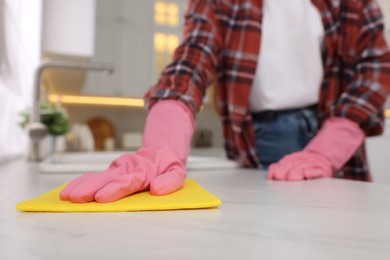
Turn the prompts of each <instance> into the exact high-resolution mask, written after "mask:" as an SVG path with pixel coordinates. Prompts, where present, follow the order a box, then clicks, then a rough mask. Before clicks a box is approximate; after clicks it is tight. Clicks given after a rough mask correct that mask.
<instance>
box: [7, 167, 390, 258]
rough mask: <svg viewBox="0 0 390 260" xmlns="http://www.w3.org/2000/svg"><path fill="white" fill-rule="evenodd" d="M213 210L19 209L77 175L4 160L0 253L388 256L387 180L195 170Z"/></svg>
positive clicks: (48, 255)
mask: <svg viewBox="0 0 390 260" xmlns="http://www.w3.org/2000/svg"><path fill="white" fill-rule="evenodd" d="M189 175H190V176H189V177H191V178H193V179H195V180H196V181H197V182H198V183H199V184H201V185H202V186H203V187H204V188H206V189H207V190H208V191H210V192H212V193H214V194H215V195H216V196H218V197H219V198H220V199H221V200H222V205H221V206H220V207H219V208H218V209H209V210H179V211H160V212H128V213H25V212H18V211H16V210H15V205H16V203H18V202H20V201H23V200H26V199H29V198H32V197H35V196H38V195H40V194H42V193H44V192H47V191H48V190H51V189H53V188H55V187H57V186H58V185H60V184H62V183H64V182H66V181H68V180H70V179H73V178H74V177H76V176H75V175H47V174H46V175H45V174H40V173H38V172H37V165H35V164H28V163H25V162H24V161H22V160H19V161H14V162H11V163H8V164H5V165H2V166H0V194H1V196H0V205H1V206H0V207H1V210H0V259H67V260H68V259H94V260H96V259H186V260H187V259H238V258H243V259H271V260H275V259H300V260H304V259H310V260H313V259H315V260H318V259H327V260H329V259H332V260H334V259H343V260H348V259H353V260H359V259H364V260H366V259H375V260H379V259H390V258H389V257H390V186H387V185H381V184H368V183H363V182H354V181H345V180H336V179H325V180H315V181H306V182H288V183H287V182H272V181H266V180H265V173H264V172H261V171H258V170H237V169H232V170H223V171H219V170H212V171H202V172H201V171H199V172H191V173H190V174H189Z"/></svg>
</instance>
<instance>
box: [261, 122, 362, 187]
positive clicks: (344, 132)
mask: <svg viewBox="0 0 390 260" xmlns="http://www.w3.org/2000/svg"><path fill="white" fill-rule="evenodd" d="M364 136H365V135H364V132H363V131H362V130H361V129H360V128H359V126H358V125H357V124H356V123H355V122H353V121H351V120H349V119H346V118H341V117H332V118H329V119H328V120H326V121H325V122H324V125H323V126H322V128H321V129H320V130H319V131H318V133H317V134H316V136H315V137H314V138H313V139H312V140H311V141H310V142H309V143H308V144H307V146H306V147H305V148H304V149H303V150H302V151H299V152H295V153H292V154H289V155H286V156H285V157H283V158H282V159H281V160H280V161H279V162H277V163H273V164H271V166H270V167H269V170H268V175H267V178H268V179H270V180H288V181H297V180H303V179H313V178H324V177H332V176H333V173H335V172H336V171H338V170H339V169H341V167H342V166H343V165H344V164H345V163H346V162H347V161H348V160H349V159H350V158H351V157H352V155H353V154H354V153H355V151H356V150H357V148H359V146H360V145H361V144H362V143H363V140H364Z"/></svg>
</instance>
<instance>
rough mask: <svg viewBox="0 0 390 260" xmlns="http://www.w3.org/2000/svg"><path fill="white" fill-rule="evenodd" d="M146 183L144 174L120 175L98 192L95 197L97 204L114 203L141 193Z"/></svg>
mask: <svg viewBox="0 0 390 260" xmlns="http://www.w3.org/2000/svg"><path fill="white" fill-rule="evenodd" d="M144 181H145V173H144V172H133V173H132V174H126V175H120V176H117V177H115V178H113V179H112V180H111V181H110V182H109V183H108V184H107V185H105V186H104V187H102V188H101V189H100V190H98V191H97V192H96V194H95V196H94V200H95V201H97V202H112V201H116V200H119V199H122V198H124V197H126V196H128V195H131V194H134V193H136V192H137V191H141V188H142V186H143V183H144Z"/></svg>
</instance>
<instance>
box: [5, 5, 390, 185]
mask: <svg viewBox="0 0 390 260" xmlns="http://www.w3.org/2000/svg"><path fill="white" fill-rule="evenodd" d="M379 3H380V4H381V5H382V9H383V12H384V15H385V23H386V24H387V25H389V26H390V1H389V0H379ZM186 5H187V0H131V1H129V0H115V1H108V0H81V1H80V0H1V1H0V163H1V162H7V161H8V160H10V159H12V158H15V157H20V156H21V155H22V156H26V158H27V157H28V156H29V153H31V143H30V141H29V133H28V130H27V129H23V128H22V127H20V124H21V123H23V122H24V123H25V121H26V120H27V118H26V115H27V114H29V113H31V111H32V109H33V105H34V104H33V96H34V95H35V92H34V91H35V88H36V86H37V85H38V86H41V88H42V91H40V93H39V94H40V99H41V102H42V104H43V103H44V101H45V100H46V101H50V102H51V104H54V105H53V107H51V108H50V109H52V110H50V111H56V112H58V113H60V114H61V113H62V114H63V115H65V116H66V117H67V118H68V120H69V122H68V125H61V124H60V125H59V128H60V129H59V130H58V128H56V129H57V130H58V133H61V131H62V130H64V129H61V127H64V128H68V129H66V130H67V131H64V132H67V133H66V134H58V135H57V136H56V138H53V134H51V135H50V134H49V135H48V136H47V137H45V139H44V141H43V144H42V146H41V147H40V148H39V149H40V150H39V153H40V156H42V157H44V156H45V154H48V153H50V151H51V150H52V149H56V150H58V151H60V152H63V151H84V152H90V151H127V150H134V149H136V148H137V147H138V146H139V145H140V142H141V137H142V131H143V126H144V121H145V117H146V111H145V109H144V108H143V101H142V96H143V94H144V93H145V91H146V90H147V89H148V88H149V87H150V86H152V85H153V84H155V82H156V81H157V78H158V75H159V73H160V72H161V70H162V69H163V68H164V66H165V65H166V64H167V63H168V62H169V61H170V58H171V55H172V53H173V51H174V49H175V48H176V46H177V45H178V44H179V42H180V41H181V35H182V29H183V14H184V11H185V9H186ZM389 26H388V27H387V30H386V34H387V37H388V39H389V40H390V29H389V28H390V27H389ZM48 59H50V60H51V61H55V62H52V63H47V64H46V65H45V66H42V63H43V61H47V60H48ZM56 62H59V63H56ZM61 62H65V63H64V64H66V66H65V67H67V68H57V67H61V64H62V63H61ZM80 64H81V65H82V66H81V65H80ZM85 64H97V65H96V66H103V67H99V68H98V69H96V68H95V69H91V67H88V66H87V67H85V66H84V65H85ZM110 64H112V65H113V67H114V72H113V73H108V72H109V69H105V68H107V67H109V66H110ZM62 65H63V64H62ZM104 66H107V67H104ZM54 67H56V68H54ZM62 67H63V66H62ZM92 67H93V66H92ZM38 68H41V70H38ZM96 70H97V71H96ZM37 71H38V72H37ZM99 71H102V72H104V73H99ZM40 73H41V74H40ZM37 75H40V76H41V78H39V79H40V80H39V81H38V82H37V78H36V77H37ZM212 96H213V95H212V88H210V91H209V93H208V95H207V97H206V101H205V105H204V107H203V108H202V111H201V112H200V113H199V114H198V116H197V133H196V134H195V136H194V140H193V146H194V147H195V148H200V150H201V151H202V154H210V155H222V154H223V148H222V147H223V139H222V132H221V126H220V121H219V119H218V116H217V115H216V113H215V111H214V109H213V106H212V102H210V100H211V99H212ZM42 104H40V106H41V105H42ZM46 105H47V104H46ZM58 105H60V106H61V108H58V107H57V106H58ZM386 107H387V108H389V109H390V103H389V102H388V103H387V105H386ZM23 112H25V113H23ZM387 114H388V115H390V113H387ZM62 123H63V122H62ZM56 127H58V125H56ZM389 129H390V121H389V120H387V127H386V131H385V134H384V135H383V136H381V137H375V138H370V139H369V140H368V154H369V159H370V163H371V168H372V171H373V174H374V177H375V179H376V181H378V182H383V183H388V184H390V165H389V164H388V163H387V158H386V157H387V156H386V154H387V153H388V149H389V148H390V132H389ZM49 130H50V129H49ZM54 130H55V129H54ZM54 130H53V131H54ZM54 132H55V131H54ZM53 140H55V142H54V141H53ZM53 147H54V148H53Z"/></svg>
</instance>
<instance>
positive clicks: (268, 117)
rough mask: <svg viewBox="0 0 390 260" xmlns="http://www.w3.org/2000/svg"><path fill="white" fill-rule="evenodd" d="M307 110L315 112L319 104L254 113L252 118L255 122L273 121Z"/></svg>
mask: <svg viewBox="0 0 390 260" xmlns="http://www.w3.org/2000/svg"><path fill="white" fill-rule="evenodd" d="M305 110H306V111H307V110H309V111H312V112H315V111H316V110H317V104H315V105H311V106H307V107H302V108H293V109H282V110H264V111H261V112H255V113H252V118H253V120H256V121H272V120H275V119H276V118H278V117H280V116H283V115H288V114H294V113H298V112H301V111H305Z"/></svg>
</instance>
